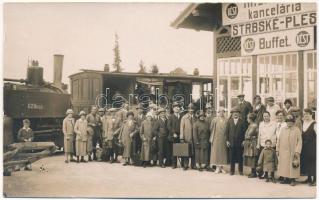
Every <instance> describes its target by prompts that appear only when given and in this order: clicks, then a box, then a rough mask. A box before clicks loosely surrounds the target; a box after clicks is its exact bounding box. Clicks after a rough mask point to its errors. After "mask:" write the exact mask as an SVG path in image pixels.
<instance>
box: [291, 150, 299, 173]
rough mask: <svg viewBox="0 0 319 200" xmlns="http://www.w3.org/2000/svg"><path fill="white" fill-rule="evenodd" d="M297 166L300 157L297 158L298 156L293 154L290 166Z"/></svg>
mask: <svg viewBox="0 0 319 200" xmlns="http://www.w3.org/2000/svg"><path fill="white" fill-rule="evenodd" d="M299 166H300V159H299V156H298V155H296V154H295V155H294V158H293V160H292V167H293V168H295V169H296V168H298V167H299Z"/></svg>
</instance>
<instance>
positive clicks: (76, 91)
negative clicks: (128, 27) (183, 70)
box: [69, 70, 214, 113]
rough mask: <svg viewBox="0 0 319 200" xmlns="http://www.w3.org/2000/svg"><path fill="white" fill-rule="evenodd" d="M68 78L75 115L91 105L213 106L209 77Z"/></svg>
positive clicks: (104, 74) (91, 74)
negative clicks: (165, 104) (142, 103)
mask: <svg viewBox="0 0 319 200" xmlns="http://www.w3.org/2000/svg"><path fill="white" fill-rule="evenodd" d="M69 78H70V85H71V99H72V106H73V109H74V111H75V113H78V112H79V111H80V110H84V111H86V112H88V111H89V109H90V106H92V105H97V106H98V107H106V106H110V105H111V106H113V107H117V106H118V105H120V104H121V103H122V102H125V101H126V102H128V103H129V105H130V106H136V105H137V103H139V102H150V101H153V102H154V103H155V102H159V103H161V104H163V103H168V104H171V103H172V102H173V101H179V102H183V105H184V107H186V106H187V105H188V104H189V102H191V101H192V102H195V103H197V104H198V105H200V106H201V107H203V106H204V104H205V103H207V102H210V103H211V104H212V105H213V104H214V102H212V101H213V99H214V98H213V97H212V95H213V92H214V91H213V90H212V88H213V85H212V84H213V79H212V77H210V76H199V75H185V74H162V73H159V74H151V73H129V72H108V71H98V70H82V71H81V72H79V73H76V74H73V75H71V76H69ZM191 94H192V95H191ZM190 95H191V96H190ZM164 96H165V97H164ZM199 97H201V99H202V101H201V103H198V102H199ZM163 101H164V102H163Z"/></svg>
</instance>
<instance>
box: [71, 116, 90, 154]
mask: <svg viewBox="0 0 319 200" xmlns="http://www.w3.org/2000/svg"><path fill="white" fill-rule="evenodd" d="M87 127H88V123H87V121H86V120H82V119H81V118H80V119H78V120H77V121H76V122H75V126H74V132H75V134H76V144H75V149H76V155H77V156H86V155H87V140H88V130H87Z"/></svg>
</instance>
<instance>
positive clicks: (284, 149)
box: [276, 115, 302, 186]
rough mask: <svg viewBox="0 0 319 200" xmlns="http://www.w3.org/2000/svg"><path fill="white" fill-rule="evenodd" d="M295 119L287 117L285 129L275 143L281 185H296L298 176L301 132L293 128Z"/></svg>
mask: <svg viewBox="0 0 319 200" xmlns="http://www.w3.org/2000/svg"><path fill="white" fill-rule="evenodd" d="M294 122H295V118H294V116H292V115H287V117H286V124H287V127H283V128H282V130H281V133H280V136H279V139H278V142H277V146H276V151H277V152H276V153H277V157H278V173H277V175H278V176H282V177H283V180H282V181H281V182H280V183H281V184H288V183H290V185H291V186H295V185H296V181H295V179H296V178H299V176H300V153H301V149H302V138H301V131H300V129H299V128H297V127H296V126H294Z"/></svg>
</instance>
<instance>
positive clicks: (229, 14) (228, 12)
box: [226, 3, 238, 19]
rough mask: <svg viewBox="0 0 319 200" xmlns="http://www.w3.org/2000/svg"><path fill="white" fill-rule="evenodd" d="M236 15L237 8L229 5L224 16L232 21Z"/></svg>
mask: <svg viewBox="0 0 319 200" xmlns="http://www.w3.org/2000/svg"><path fill="white" fill-rule="evenodd" d="M237 14H238V6H237V5H236V4H235V3H231V4H229V5H228V6H227V8H226V15H227V17H228V18H229V19H234V18H235V17H237Z"/></svg>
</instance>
